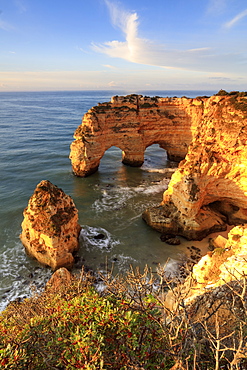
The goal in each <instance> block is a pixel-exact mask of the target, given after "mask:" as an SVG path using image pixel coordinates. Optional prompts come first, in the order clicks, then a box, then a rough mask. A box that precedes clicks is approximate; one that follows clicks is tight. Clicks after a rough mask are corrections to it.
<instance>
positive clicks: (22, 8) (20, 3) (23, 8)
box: [15, 0, 27, 13]
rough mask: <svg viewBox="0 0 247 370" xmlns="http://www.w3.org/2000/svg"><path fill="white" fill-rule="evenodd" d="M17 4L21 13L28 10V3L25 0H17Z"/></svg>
mask: <svg viewBox="0 0 247 370" xmlns="http://www.w3.org/2000/svg"><path fill="white" fill-rule="evenodd" d="M15 4H16V6H17V8H18V9H19V12H20V13H25V12H26V11H27V7H26V4H25V2H24V1H23V0H15Z"/></svg>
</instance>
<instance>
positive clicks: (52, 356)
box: [0, 268, 247, 370]
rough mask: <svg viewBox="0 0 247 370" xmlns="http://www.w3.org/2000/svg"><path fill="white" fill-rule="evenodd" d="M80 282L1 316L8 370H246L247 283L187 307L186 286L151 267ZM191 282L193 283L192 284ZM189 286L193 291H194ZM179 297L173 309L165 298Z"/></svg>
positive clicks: (0, 358) (1, 363)
mask: <svg viewBox="0 0 247 370" xmlns="http://www.w3.org/2000/svg"><path fill="white" fill-rule="evenodd" d="M100 278H101V281H102V282H103V284H104V289H103V291H101V293H100V292H98V291H97V290H96V289H95V287H94V285H95V282H94V277H93V275H91V274H86V273H85V272H84V271H82V274H81V276H80V279H74V280H73V281H72V282H71V283H70V284H69V286H62V287H61V288H60V289H59V291H57V292H55V291H54V290H53V289H52V287H51V288H49V289H47V290H46V291H45V292H44V293H43V294H41V295H38V296H34V297H32V298H30V299H26V300H24V301H23V302H21V303H18V302H13V303H11V304H10V305H9V306H8V307H7V309H6V310H5V311H4V312H3V313H2V314H1V322H0V368H1V369H16V370H17V369H18V370H20V369H28V370H29V369H30V370H34V369H35V370H36V369H87V370H98V369H99V370H100V369H101V370H108V369H109V370H110V369H114V370H118V369H119V370H120V369H121V370H124V369H126V370H128V369H129V370H137V369H139V370H149V369H150V370H151V369H165V370H168V369H170V370H220V369H221V370H228V369H229V370H246V369H247V360H246V359H247V326H246V323H247V310H246V308H247V304H246V291H247V283H246V277H245V276H243V279H242V280H241V281H236V282H234V283H233V284H226V286H223V287H222V288H220V289H219V288H218V289H215V290H212V292H211V291H208V292H207V294H204V295H202V296H200V297H198V298H197V299H195V300H194V301H193V303H192V304H190V305H189V306H186V305H185V304H184V302H185V298H186V295H185V293H184V286H183V285H181V284H179V280H176V281H174V280H173V281H168V280H167V279H166V278H165V276H164V272H163V270H162V269H160V270H159V271H158V275H155V277H154V275H153V274H152V272H151V271H150V270H149V269H148V268H146V269H145V270H144V272H143V273H141V272H140V271H139V270H138V269H136V270H133V269H130V271H129V272H128V273H127V275H126V276H124V277H120V276H118V277H114V276H113V275H112V274H106V275H101V277H100ZM190 279H191V277H190V276H189V277H187V280H186V281H187V284H188V282H189V281H190ZM187 286H188V285H187ZM167 291H170V292H173V297H174V302H173V308H170V309H169V308H167V307H168V306H167V305H166V304H165V296H166V293H167Z"/></svg>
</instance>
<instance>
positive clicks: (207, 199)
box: [143, 93, 247, 240]
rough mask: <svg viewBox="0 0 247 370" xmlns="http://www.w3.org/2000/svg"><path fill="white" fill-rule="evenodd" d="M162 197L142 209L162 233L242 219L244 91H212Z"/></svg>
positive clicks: (214, 227) (246, 131)
mask: <svg viewBox="0 0 247 370" xmlns="http://www.w3.org/2000/svg"><path fill="white" fill-rule="evenodd" d="M192 133H193V140H192V142H191V145H190V146H189V149H188V154H187V155H186V157H185V160H184V161H182V162H180V165H179V167H178V169H177V170H176V171H175V173H174V174H173V176H172V178H171V181H170V184H169V187H168V189H167V191H165V193H164V195H163V202H162V203H161V205H160V206H158V207H153V208H151V209H148V210H146V211H145V212H144V214H143V218H144V220H145V221H146V222H147V223H148V224H149V225H150V226H152V227H153V228H155V229H156V230H158V231H160V232H162V233H173V234H177V235H181V236H184V237H186V238H187V239H198V240H200V239H202V238H204V237H205V236H206V235H208V234H209V233H211V232H216V231H220V230H225V229H226V224H230V225H238V224H241V223H245V222H247V97H246V96H241V93H240V94H235V95H227V96H213V97H211V98H209V99H207V100H205V101H204V104H203V115H202V116H201V122H200V125H198V127H197V130H196V131H192Z"/></svg>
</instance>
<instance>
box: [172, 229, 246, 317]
mask: <svg viewBox="0 0 247 370" xmlns="http://www.w3.org/2000/svg"><path fill="white" fill-rule="evenodd" d="M213 244H214V250H213V251H211V252H208V253H207V254H206V255H205V256H203V257H202V258H201V259H200V260H199V262H198V263H196V264H195V265H194V266H193V269H192V273H191V275H190V276H189V277H188V278H187V279H186V280H185V282H184V283H182V284H180V285H178V286H177V288H176V289H175V290H174V291H173V290H170V291H169V292H168V294H167V296H166V300H165V305H166V307H167V308H169V309H177V308H178V307H177V305H178V300H177V297H178V296H179V297H180V298H179V299H180V300H181V301H183V303H184V304H185V305H187V306H189V305H191V304H193V303H194V302H195V301H196V300H198V298H199V300H203V299H204V300H205V299H206V298H207V297H208V296H210V295H212V296H213V297H216V298H217V299H218V298H219V297H217V296H218V293H219V292H220V294H221V296H220V299H221V300H222V303H221V304H223V303H224V302H223V301H224V299H223V298H224V295H223V296H222V292H224V291H225V290H226V289H228V288H230V287H231V286H233V285H237V284H238V285H240V286H242V293H244V295H245V289H246V287H245V284H246V282H244V280H245V279H246V275H247V225H242V226H236V227H234V228H233V229H232V230H231V231H230V232H229V233H228V238H227V239H225V238H223V237H222V236H218V237H217V238H215V239H214V241H213ZM232 284H233V285H232ZM204 295H205V298H203V296H204ZM204 303H205V302H204ZM205 308H206V307H205V305H204V308H203V310H205Z"/></svg>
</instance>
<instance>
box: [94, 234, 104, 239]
mask: <svg viewBox="0 0 247 370" xmlns="http://www.w3.org/2000/svg"><path fill="white" fill-rule="evenodd" d="M93 238H94V239H96V240H103V239H105V235H104V234H102V233H99V234H97V235H94V237H93Z"/></svg>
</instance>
